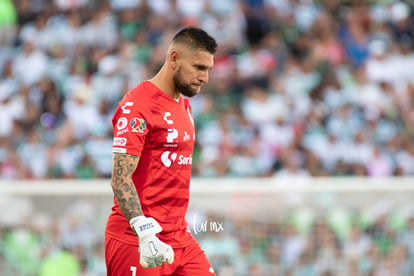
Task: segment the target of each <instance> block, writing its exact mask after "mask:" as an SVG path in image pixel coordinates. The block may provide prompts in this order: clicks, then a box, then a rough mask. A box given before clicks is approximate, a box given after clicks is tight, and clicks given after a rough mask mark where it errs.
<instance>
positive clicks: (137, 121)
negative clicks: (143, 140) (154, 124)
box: [129, 118, 147, 133]
mask: <svg viewBox="0 0 414 276" xmlns="http://www.w3.org/2000/svg"><path fill="white" fill-rule="evenodd" d="M129 125H130V127H131V131H132V132H138V133H143V132H144V130H145V129H146V128H147V122H146V121H145V120H144V119H141V118H132V119H131V121H129Z"/></svg>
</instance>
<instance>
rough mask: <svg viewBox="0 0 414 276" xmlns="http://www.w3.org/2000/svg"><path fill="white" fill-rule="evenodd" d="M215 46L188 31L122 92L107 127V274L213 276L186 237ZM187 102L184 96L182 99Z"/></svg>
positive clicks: (200, 32) (202, 34)
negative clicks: (149, 74)
mask: <svg viewBox="0 0 414 276" xmlns="http://www.w3.org/2000/svg"><path fill="white" fill-rule="evenodd" d="M216 49H217V44H216V41H215V40H214V38H212V37H211V36H210V35H208V34H207V33H206V32H205V31H203V30H201V29H199V28H195V27H186V28H184V29H182V30H181V31H179V32H178V33H177V34H176V35H175V36H174V38H173V40H172V42H171V44H170V47H169V49H168V52H167V55H166V59H165V62H164V64H163V66H162V68H161V69H160V70H159V71H158V73H157V74H156V75H155V76H154V77H153V78H152V79H149V80H145V81H143V82H141V83H140V84H138V85H137V86H136V87H135V88H133V89H131V90H130V91H128V92H127V93H126V94H125V96H124V97H123V99H122V100H121V101H120V103H119V104H118V107H117V109H116V111H115V113H114V116H113V119H112V123H113V128H114V140H113V147H112V152H113V153H114V157H113V167H112V179H111V186H112V190H113V193H114V206H113V207H112V212H111V214H110V215H109V218H108V222H107V226H106V231H105V260H106V266H107V275H111V276H128V275H131V276H136V275H140V276H142V275H148V276H149V275H151V276H155V275H157V276H158V275H159V276H161V275H189V276H190V275H191V276H194V275H197V276H203V275H209V276H211V275H215V273H214V270H213V268H212V267H211V265H210V263H209V261H208V260H207V258H206V256H205V254H204V252H203V251H202V249H201V248H200V246H199V245H198V243H197V242H196V241H195V240H194V238H193V237H192V236H191V234H190V232H189V231H187V222H186V220H185V214H186V212H187V206H188V201H189V185H190V176H191V161H192V154H193V147H194V139H195V133H194V120H193V118H192V113H191V106H190V104H189V100H188V99H187V97H193V96H195V95H197V94H199V93H200V90H201V87H202V85H203V84H205V83H207V81H208V73H209V70H210V69H211V68H212V67H213V64H214V55H215V52H216ZM183 96H185V97H183Z"/></svg>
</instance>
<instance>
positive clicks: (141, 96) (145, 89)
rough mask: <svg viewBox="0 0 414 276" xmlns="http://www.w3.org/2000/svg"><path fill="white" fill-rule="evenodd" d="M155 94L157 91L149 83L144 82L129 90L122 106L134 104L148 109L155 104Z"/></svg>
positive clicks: (122, 101)
mask: <svg viewBox="0 0 414 276" xmlns="http://www.w3.org/2000/svg"><path fill="white" fill-rule="evenodd" d="M155 92H156V91H155V89H154V88H153V87H152V86H151V85H150V83H148V81H143V82H141V83H139V84H138V85H137V86H135V87H133V88H131V89H130V90H128V92H126V93H125V95H124V97H123V99H122V100H121V102H120V104H121V105H122V104H125V103H126V102H129V103H133V105H134V106H141V107H146V106H148V105H149V104H150V103H151V102H153V98H154V94H155Z"/></svg>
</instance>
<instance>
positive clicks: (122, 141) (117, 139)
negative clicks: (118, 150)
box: [114, 137, 127, 147]
mask: <svg viewBox="0 0 414 276" xmlns="http://www.w3.org/2000/svg"><path fill="white" fill-rule="evenodd" d="M126 143H127V138H120V137H115V138H114V146H121V147H125V145H126Z"/></svg>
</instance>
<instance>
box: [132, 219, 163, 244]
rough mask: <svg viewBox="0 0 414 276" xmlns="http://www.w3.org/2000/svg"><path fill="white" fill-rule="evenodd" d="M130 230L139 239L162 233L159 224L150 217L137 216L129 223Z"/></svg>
mask: <svg viewBox="0 0 414 276" xmlns="http://www.w3.org/2000/svg"><path fill="white" fill-rule="evenodd" d="M129 223H130V225H131V228H132V230H133V231H134V233H135V235H136V236H137V237H138V238H139V239H143V238H145V237H148V236H150V235H155V234H157V233H159V232H161V231H162V228H161V226H160V225H159V223H158V222H157V221H156V220H155V219H154V218H152V217H145V216H138V217H133V218H132V219H131V220H130V221H129Z"/></svg>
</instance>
